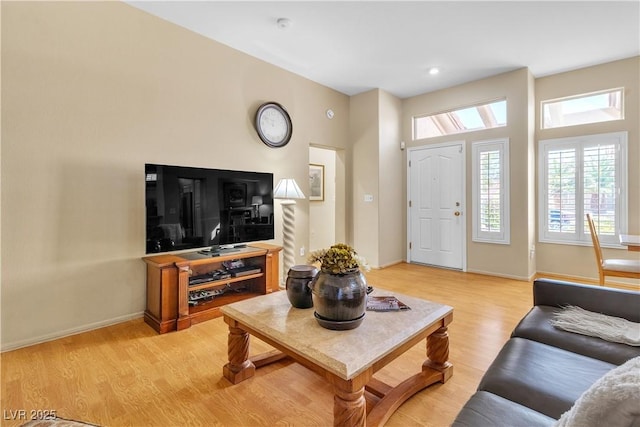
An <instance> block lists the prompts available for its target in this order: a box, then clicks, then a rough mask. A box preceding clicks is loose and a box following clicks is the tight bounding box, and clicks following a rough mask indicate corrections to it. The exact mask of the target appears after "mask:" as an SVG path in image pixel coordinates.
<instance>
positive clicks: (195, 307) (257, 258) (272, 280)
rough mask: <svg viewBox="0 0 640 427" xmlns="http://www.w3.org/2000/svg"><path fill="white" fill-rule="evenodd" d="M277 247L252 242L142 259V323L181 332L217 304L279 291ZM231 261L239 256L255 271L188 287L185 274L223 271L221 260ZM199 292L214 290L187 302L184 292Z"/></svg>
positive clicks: (217, 310)
mask: <svg viewBox="0 0 640 427" xmlns="http://www.w3.org/2000/svg"><path fill="white" fill-rule="evenodd" d="M281 250H282V247H280V246H274V245H269V244H264V243H252V244H251V245H250V246H247V247H243V248H238V249H237V250H234V251H232V252H227V253H221V254H213V253H212V254H205V253H201V252H198V251H194V252H185V253H179V254H165V255H155V256H148V257H144V258H143V260H144V262H145V263H146V264H147V309H146V310H145V312H144V320H145V322H146V323H147V324H148V325H150V326H151V327H152V328H153V329H155V330H156V331H157V332H158V333H161V334H163V333H166V332H170V331H175V330H182V329H186V328H188V327H190V326H191V325H193V324H196V323H200V322H203V321H205V320H209V319H212V318H215V317H219V316H220V315H221V313H220V307H222V306H223V305H226V304H230V303H232V302H236V301H240V300H243V299H247V298H253V297H256V296H259V295H264V294H267V293H270V292H274V291H277V290H279V287H278V281H279V272H278V268H279V252H280V251H281ZM233 260H242V261H243V262H244V263H245V265H246V266H251V267H254V268H255V270H258V271H259V272H251V273H248V274H245V275H242V276H237V277H226V278H221V279H215V280H211V281H206V282H202V283H198V284H194V285H189V277H191V276H201V275H206V274H208V273H211V272H213V271H216V270H221V269H224V266H223V262H225V261H233ZM205 277H206V276H205ZM199 291H204V292H206V291H214V293H215V295H214V296H211V297H209V299H207V300H198V303H197V304H195V303H193V304H190V303H189V293H190V292H199Z"/></svg>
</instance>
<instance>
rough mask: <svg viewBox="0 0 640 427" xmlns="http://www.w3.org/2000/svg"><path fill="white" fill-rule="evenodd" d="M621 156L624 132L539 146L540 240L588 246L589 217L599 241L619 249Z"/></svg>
mask: <svg viewBox="0 0 640 427" xmlns="http://www.w3.org/2000/svg"><path fill="white" fill-rule="evenodd" d="M626 152H627V133H626V132H616V133H609V134H601V135H590V136H584V137H571V138H561V139H553V140H545V141H540V143H539V158H540V162H539V167H540V170H539V177H540V182H539V185H538V188H539V192H540V194H539V200H540V211H539V214H538V221H539V230H540V236H539V238H540V241H542V242H553V243H574V244H588V243H590V242H591V237H590V235H589V225H588V223H587V221H586V214H587V213H590V214H591V216H592V217H593V218H594V222H595V223H596V228H597V229H598V235H599V237H600V241H601V242H602V243H603V244H609V245H612V246H615V245H618V244H619V238H618V236H619V234H620V230H626V228H627V192H626V188H627V163H626V158H627V157H626Z"/></svg>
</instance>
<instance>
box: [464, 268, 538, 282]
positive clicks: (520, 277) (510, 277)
mask: <svg viewBox="0 0 640 427" xmlns="http://www.w3.org/2000/svg"><path fill="white" fill-rule="evenodd" d="M467 273H475V274H483V275H485V276H496V277H503V278H505V279H513V280H521V281H523V282H531V281H532V280H533V278H534V277H535V274H532V275H531V276H529V277H527V276H514V275H512V274H502V273H495V272H493V271H483V270H474V269H467Z"/></svg>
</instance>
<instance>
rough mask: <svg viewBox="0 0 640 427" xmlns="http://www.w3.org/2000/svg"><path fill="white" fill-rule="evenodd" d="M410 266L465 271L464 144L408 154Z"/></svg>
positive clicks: (459, 143)
mask: <svg viewBox="0 0 640 427" xmlns="http://www.w3.org/2000/svg"><path fill="white" fill-rule="evenodd" d="M408 171H409V173H408V174H409V182H408V193H409V220H408V224H409V232H408V236H409V252H408V257H407V259H408V260H409V262H417V263H422V264H430V265H436V266H440V267H447V268H455V269H462V268H463V248H464V239H463V236H464V234H463V233H464V230H465V226H464V215H463V207H464V144H463V143H461V142H458V143H452V144H449V145H444V146H442V145H439V146H436V147H425V148H415V149H410V150H409V165H408Z"/></svg>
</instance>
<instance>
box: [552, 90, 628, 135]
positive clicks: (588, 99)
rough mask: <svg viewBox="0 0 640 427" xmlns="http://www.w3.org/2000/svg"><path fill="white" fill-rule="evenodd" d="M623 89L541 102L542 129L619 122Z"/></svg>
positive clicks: (621, 111) (621, 113)
mask: <svg viewBox="0 0 640 427" xmlns="http://www.w3.org/2000/svg"><path fill="white" fill-rule="evenodd" d="M623 93H624V90H623V88H617V89H609V90H604V91H600V92H592V93H586V94H581V95H576V96H569V97H566V98H558V99H551V100H548V101H542V128H543V129H551V128H557V127H564V126H575V125H582V124H587V123H599V122H607V121H611V120H621V119H623V118H624V115H623V106H624V99H623Z"/></svg>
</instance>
